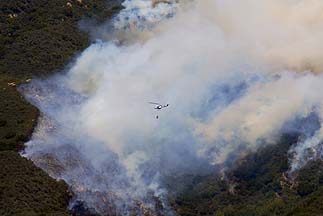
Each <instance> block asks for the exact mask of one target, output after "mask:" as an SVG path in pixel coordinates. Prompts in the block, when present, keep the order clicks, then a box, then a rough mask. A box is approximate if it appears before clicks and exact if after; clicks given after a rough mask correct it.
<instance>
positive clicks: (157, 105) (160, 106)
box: [148, 102, 169, 119]
mask: <svg viewBox="0 0 323 216" xmlns="http://www.w3.org/2000/svg"><path fill="white" fill-rule="evenodd" d="M148 103H149V104H154V105H156V106H155V108H154V109H156V110H161V109H164V108H166V107H168V106H169V104H165V105H162V104H160V103H156V102H148ZM158 118H159V116H158V115H156V119H158Z"/></svg>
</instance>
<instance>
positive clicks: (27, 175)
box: [0, 151, 70, 216]
mask: <svg viewBox="0 0 323 216" xmlns="http://www.w3.org/2000/svg"><path fill="white" fill-rule="evenodd" d="M0 164H1V169H0V179H1V181H0V215H22V216H25V215H62V216H63V215H69V212H68V211H67V210H66V206H67V204H68V201H69V198H70V197H69V193H68V186H67V185H66V183H65V182H63V181H56V180H54V179H52V178H50V177H49V176H48V175H47V174H46V173H45V172H44V171H43V170H41V169H40V168H37V167H36V166H35V165H34V164H33V163H32V162H31V161H29V160H27V159H25V158H22V157H20V155H18V154H17V153H15V152H13V151H2V152H0Z"/></svg>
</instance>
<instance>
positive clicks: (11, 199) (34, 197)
mask: <svg viewBox="0 0 323 216" xmlns="http://www.w3.org/2000/svg"><path fill="white" fill-rule="evenodd" d="M120 8H121V6H120V2H118V1H110V2H109V1H105V0H82V1H79V0H78V1H74V0H73V1H66V0H55V1H47V0H23V1H12V0H4V1H0V110H1V111H0V161H1V164H2V166H1V167H0V184H1V190H0V191H1V192H0V209H1V212H0V214H1V215H40V214H41V213H42V214H43V215H68V214H69V213H68V211H67V210H66V209H67V204H68V199H69V193H68V191H67V185H66V184H65V183H64V182H62V181H56V180H54V179H51V178H50V177H49V176H48V175H47V174H46V173H45V172H44V171H42V170H41V169H39V168H37V167H36V166H35V165H34V164H33V163H32V162H31V161H29V160H27V159H25V158H22V157H20V156H19V155H18V154H17V153H15V152H18V151H19V150H22V149H23V144H24V142H26V141H28V139H29V138H30V136H31V133H32V131H33V128H34V126H35V125H36V122H37V117H38V115H39V112H38V110H37V109H36V108H35V107H33V106H32V105H31V104H29V103H28V102H27V101H26V100H25V99H24V98H23V97H22V95H21V94H20V93H19V92H18V91H17V86H18V85H19V84H21V83H24V82H26V80H27V82H28V81H29V80H28V79H32V78H34V77H43V76H48V75H49V74H52V73H53V72H55V71H59V70H62V69H63V67H64V65H66V63H67V62H69V61H70V60H71V59H72V58H73V56H74V55H75V54H76V53H77V52H78V51H80V50H82V49H84V48H85V47H86V46H88V44H89V37H88V35H87V34H86V33H84V32H80V31H79V29H78V25H77V24H78V21H79V20H81V19H83V18H91V19H94V20H96V21H97V22H102V21H104V20H106V19H107V18H109V17H111V16H112V15H113V14H114V13H115V12H116V11H119V10H120Z"/></svg>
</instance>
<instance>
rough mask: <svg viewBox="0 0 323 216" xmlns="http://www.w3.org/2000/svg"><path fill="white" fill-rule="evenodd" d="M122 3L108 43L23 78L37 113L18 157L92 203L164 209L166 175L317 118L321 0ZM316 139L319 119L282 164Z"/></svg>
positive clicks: (302, 156) (315, 153) (316, 151)
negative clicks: (47, 74)
mask: <svg viewBox="0 0 323 216" xmlns="http://www.w3.org/2000/svg"><path fill="white" fill-rule="evenodd" d="M124 4H125V9H124V10H123V11H121V12H120V14H119V15H118V16H117V17H116V18H115V19H114V21H113V23H112V24H111V23H110V24H109V26H110V27H111V26H113V29H114V34H113V37H114V40H109V41H105V40H103V39H102V38H104V37H100V38H101V40H98V41H97V42H95V43H93V44H92V45H91V46H90V47H88V48H87V49H86V50H85V51H84V52H83V53H82V54H81V55H80V56H79V57H78V58H77V60H76V61H75V63H74V64H73V66H72V67H71V68H70V69H69V71H68V72H67V73H66V74H61V75H56V76H54V77H51V78H49V79H47V80H35V81H33V82H32V83H31V84H30V85H27V86H23V87H22V91H23V92H24V93H25V95H26V97H27V98H28V99H29V100H30V101H31V102H32V103H34V104H35V105H36V106H37V107H38V108H39V109H40V110H41V112H42V117H41V119H40V122H39V125H38V127H37V129H36V131H35V133H34V135H33V138H32V140H31V141H30V142H28V143H27V148H26V152H25V153H24V155H25V156H26V157H28V158H31V159H32V160H33V161H34V162H35V163H36V164H37V165H38V166H40V167H41V168H43V169H44V170H46V171H47V172H48V173H49V174H50V175H52V176H53V177H55V178H61V179H64V180H65V181H66V182H67V183H68V184H69V185H71V187H72V190H73V191H74V192H75V194H76V199H80V200H84V201H85V202H86V203H87V205H88V206H89V207H91V208H94V209H95V210H96V211H97V212H100V213H102V214H112V213H111V212H114V213H115V214H117V213H118V214H121V215H130V214H131V213H132V212H134V211H135V212H137V213H138V212H139V214H143V212H144V211H158V208H156V206H157V205H158V202H157V201H156V200H158V199H159V200H161V201H162V203H163V205H164V208H165V209H164V210H161V211H164V213H165V212H166V214H168V215H170V214H172V212H171V210H169V209H168V206H167V200H166V199H165V197H166V195H167V191H166V190H165V188H163V186H162V184H160V180H161V179H162V178H163V177H164V176H167V175H171V174H172V173H174V172H177V171H185V172H193V173H197V172H198V171H200V172H202V171H207V170H210V169H212V166H214V165H219V164H225V162H226V161H227V160H228V159H232V158H230V157H231V155H233V154H234V155H239V154H243V153H244V152H245V151H254V150H256V149H257V148H258V147H260V146H261V145H263V144H264V142H261V140H264V139H265V140H266V141H267V142H266V143H274V142H275V140H276V139H277V138H278V137H279V135H280V134H281V132H282V130H283V128H284V126H285V124H286V123H287V122H291V121H293V120H294V119H297V118H306V117H307V116H309V115H311V114H313V113H315V114H316V115H317V116H319V120H320V122H322V114H323V109H322V102H321V101H323V95H322V94H321V92H322V90H323V77H322V75H321V74H320V71H322V69H323V67H322V66H323V63H322V61H321V59H323V53H322V52H321V50H322V48H323V47H321V46H323V43H321V41H320V40H321V38H322V34H323V28H322V27H323V26H322V25H323V24H322V23H323V22H322V21H323V16H322V14H321V12H320V11H321V9H322V8H323V2H321V1H319V0H306V1H305V0H300V1H289V0H287V1H280V0H264V1H257V0H244V1H242V0H241V1H240V0H239V1H237V0H235V1H233V0H226V1H223V0H203V1H188V2H181V1H179V2H177V1H170V3H165V2H161V3H158V4H156V5H155V4H153V3H152V1H150V0H127V1H125V2H124ZM102 32H103V33H102ZM96 33H97V35H101V36H102V35H103V34H104V26H102V29H101V30H100V31H98V32H93V35H96ZM110 33H111V32H109V33H108V32H107V33H106V34H110ZM108 38H111V35H110V37H108ZM149 101H157V102H160V103H165V104H166V103H169V104H170V106H169V107H168V108H166V109H163V110H161V111H156V110H155V109H153V108H154V107H152V106H151V105H150V104H148V103H147V102H149ZM156 115H159V119H156V118H155V116H156ZM322 138H323V129H322V127H321V126H319V128H318V129H317V131H316V132H315V133H314V134H313V135H312V136H309V137H307V138H306V139H305V140H302V141H300V142H299V143H297V144H296V145H295V146H294V147H293V148H292V149H291V150H290V151H291V152H293V155H294V156H293V158H292V159H291V171H295V170H297V169H299V168H300V167H302V166H304V165H305V164H306V162H307V161H309V160H313V159H317V158H320V157H321V151H320V149H321V148H322V145H321V141H322ZM309 149H311V152H312V153H311V154H307V153H306V152H308V151H309Z"/></svg>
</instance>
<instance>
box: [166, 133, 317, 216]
mask: <svg viewBox="0 0 323 216" xmlns="http://www.w3.org/2000/svg"><path fill="white" fill-rule="evenodd" d="M296 140H297V136H291V135H289V136H284V137H282V139H281V141H280V142H279V143H277V144H276V145H271V146H267V147H265V148H262V149H260V150H259V151H257V152H255V153H250V154H249V155H248V156H246V157H245V158H244V159H243V160H241V161H239V162H238V164H237V165H236V167H235V168H233V169H231V170H229V171H227V174H226V177H225V179H221V178H220V177H219V176H203V177H201V176H199V177H196V176H195V177H192V176H190V177H187V178H189V179H191V180H190V181H191V182H195V183H194V184H190V185H189V187H188V188H186V190H184V191H183V192H181V193H180V194H178V195H177V196H176V197H175V198H173V201H172V202H173V205H174V207H175V208H176V210H177V213H178V214H179V215H183V216H184V215H185V216H193V215H194V216H198V215H210V216H211V215H212V216H241V215H243V216H249V215H250V216H271V215H279V216H280V215H286V216H287V215H288V216H292V215H293V216H294V215H299V216H301V215H302V216H310V215H311V216H313V215H322V214H323V162H322V161H315V162H311V163H309V164H308V165H307V166H306V167H304V168H303V169H302V170H300V172H299V173H298V175H297V176H296V177H295V179H293V180H292V179H289V178H287V177H286V174H285V173H286V171H287V169H288V159H287V156H288V149H289V147H290V145H291V144H293V143H294V142H295V141H296Z"/></svg>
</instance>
